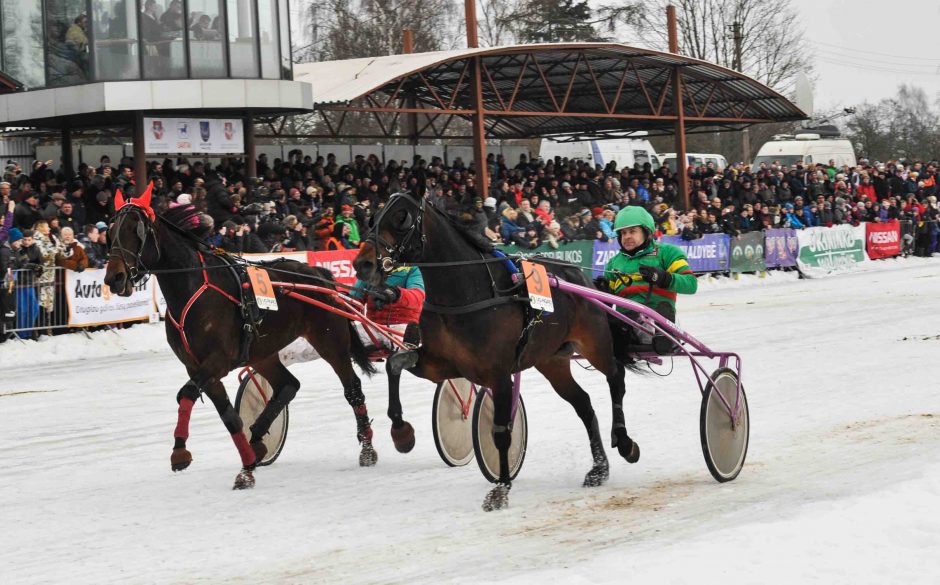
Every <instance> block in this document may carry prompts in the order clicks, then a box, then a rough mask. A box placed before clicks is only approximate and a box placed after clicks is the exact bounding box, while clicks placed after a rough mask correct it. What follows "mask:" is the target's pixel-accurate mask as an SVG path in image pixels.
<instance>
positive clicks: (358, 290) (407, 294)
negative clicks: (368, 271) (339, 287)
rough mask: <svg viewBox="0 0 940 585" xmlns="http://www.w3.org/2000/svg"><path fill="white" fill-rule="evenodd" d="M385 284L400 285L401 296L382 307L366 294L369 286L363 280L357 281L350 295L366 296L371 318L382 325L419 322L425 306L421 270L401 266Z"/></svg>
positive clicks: (390, 275) (388, 277)
mask: <svg viewBox="0 0 940 585" xmlns="http://www.w3.org/2000/svg"><path fill="white" fill-rule="evenodd" d="M385 284H386V285H387V286H394V287H398V291H399V292H400V293H401V296H400V297H399V298H398V300H397V301H395V302H394V303H392V304H389V305H385V306H384V307H382V308H381V309H378V308H376V306H375V301H374V300H373V297H372V296H370V295H367V294H366V292H365V289H366V288H368V287H367V285H366V283H364V282H363V281H361V280H357V281H356V284H355V286H354V288H353V290H352V291H351V292H350V295H351V296H353V297H356V298H360V299H361V298H363V297H366V300H367V304H368V307H369V318H370V319H372V320H373V321H375V322H376V323H378V324H380V325H396V324H402V323H417V322H418V321H419V320H420V319H421V308H422V307H423V306H424V277H423V276H421V270H419V269H418V268H416V267H414V266H401V267H399V268H396V269H394V270H392V272H391V274H389V275H388V276H387V277H386V278H385Z"/></svg>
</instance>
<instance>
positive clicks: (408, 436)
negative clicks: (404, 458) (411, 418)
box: [392, 422, 415, 453]
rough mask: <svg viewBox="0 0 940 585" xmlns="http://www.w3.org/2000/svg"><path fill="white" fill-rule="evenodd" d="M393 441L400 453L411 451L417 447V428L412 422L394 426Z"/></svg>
mask: <svg viewBox="0 0 940 585" xmlns="http://www.w3.org/2000/svg"><path fill="white" fill-rule="evenodd" d="M392 442H393V443H395V449H396V450H398V452H399V453H410V452H411V450H412V449H414V448H415V429H414V427H413V426H411V423H410V422H404V423H402V426H401V427H399V428H397V429H396V428H395V427H394V426H393V427H392Z"/></svg>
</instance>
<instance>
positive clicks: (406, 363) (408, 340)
mask: <svg viewBox="0 0 940 585" xmlns="http://www.w3.org/2000/svg"><path fill="white" fill-rule="evenodd" d="M402 343H404V344H405V348H406V349H403V350H401V351H397V352H395V353H393V354H392V355H390V356H388V368H389V371H391V372H392V373H394V374H395V375H399V374H401V371H402V370H408V369H411V368H413V367H414V366H415V364H417V363H418V348H419V347H421V329H420V328H419V327H418V324H417V323H415V322H411V323H408V325H406V326H405V332H404V333H403V334H402Z"/></svg>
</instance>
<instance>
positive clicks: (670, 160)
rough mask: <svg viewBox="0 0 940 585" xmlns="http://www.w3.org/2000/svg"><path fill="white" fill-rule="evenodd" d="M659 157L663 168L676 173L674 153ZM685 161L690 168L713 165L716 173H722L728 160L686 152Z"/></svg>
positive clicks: (711, 155) (716, 156)
mask: <svg viewBox="0 0 940 585" xmlns="http://www.w3.org/2000/svg"><path fill="white" fill-rule="evenodd" d="M659 156H660V161H661V162H662V163H663V166H664V167H669V170H670V171H672V172H676V170H677V168H678V167H676V153H674V152H664V153H662V154H661V155H659ZM685 156H686V159H687V160H688V161H689V162H688V165H689V166H690V167H700V166H704V165H707V164H708V163H712V164H713V165H715V170H716V171H723V170H725V169H726V168H728V160H727V159H726V158H725V157H723V156H721V155H720V154H705V153H700V152H687V153H685Z"/></svg>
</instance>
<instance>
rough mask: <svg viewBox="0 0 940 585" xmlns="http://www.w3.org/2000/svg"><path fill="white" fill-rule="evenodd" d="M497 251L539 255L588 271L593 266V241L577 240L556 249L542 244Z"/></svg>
mask: <svg viewBox="0 0 940 585" xmlns="http://www.w3.org/2000/svg"><path fill="white" fill-rule="evenodd" d="M499 249H500V250H502V251H503V252H504V253H506V254H522V255H525V256H531V255H535V254H540V255H542V256H547V257H549V258H554V259H555V260H562V261H564V262H570V263H572V264H576V265H578V266H580V267H582V268H585V269H590V268H591V267H592V266H593V263H592V257H593V254H594V240H577V241H574V242H570V243H568V244H560V245H559V246H558V247H557V248H552V247H551V246H549V245H548V244H542V245H541V246H539V247H538V248H520V247H519V246H514V245H512V246H499ZM585 274H588V273H587V272H586V273H585Z"/></svg>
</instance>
